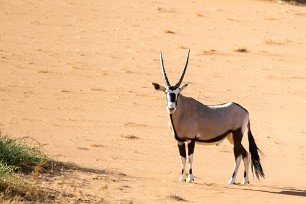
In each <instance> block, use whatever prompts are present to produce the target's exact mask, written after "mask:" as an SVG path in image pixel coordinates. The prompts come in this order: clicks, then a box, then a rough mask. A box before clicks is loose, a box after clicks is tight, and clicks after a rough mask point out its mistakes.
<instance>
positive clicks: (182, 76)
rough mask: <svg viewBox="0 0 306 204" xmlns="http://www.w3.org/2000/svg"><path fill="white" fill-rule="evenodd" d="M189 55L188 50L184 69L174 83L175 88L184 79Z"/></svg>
mask: <svg viewBox="0 0 306 204" xmlns="http://www.w3.org/2000/svg"><path fill="white" fill-rule="evenodd" d="M189 53H190V49H188V54H187V59H186V64H185V67H184V69H183V71H182V74H181V76H180V80H179V81H178V82H177V83H176V85H175V87H179V86H180V85H181V83H182V81H183V79H184V75H185V72H186V69H187V65H188V60H189Z"/></svg>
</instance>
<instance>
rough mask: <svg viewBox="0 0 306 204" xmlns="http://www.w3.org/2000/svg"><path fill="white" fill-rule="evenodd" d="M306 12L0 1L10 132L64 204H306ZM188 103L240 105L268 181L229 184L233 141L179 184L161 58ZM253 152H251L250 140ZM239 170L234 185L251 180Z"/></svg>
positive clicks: (251, 5) (270, 6)
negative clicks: (57, 166)
mask: <svg viewBox="0 0 306 204" xmlns="http://www.w3.org/2000/svg"><path fill="white" fill-rule="evenodd" d="M305 22H306V7H303V6H295V5H288V4H280V3H277V2H273V1H255V0H236V1H226V0H215V1H208V0H205V1H200V0H193V1H182V0H179V1H177V0H169V1H151V0H149V1H140V0H133V1H132V0H126V1H118V0H114V1H99V0H93V1H85V0H79V1H73V0H55V1H46V0H43V1H41V0H33V1H28V0H12V1H4V0H2V1H0V27H1V29H0V115H1V119H0V129H1V131H2V132H4V133H6V134H8V135H10V136H11V137H16V138H19V137H24V136H29V137H31V138H33V139H34V140H36V141H37V142H38V143H39V144H41V145H42V149H43V151H44V152H45V153H46V154H47V155H48V156H50V157H51V158H53V159H55V160H58V161H61V162H67V163H72V164H75V165H76V166H78V168H75V170H73V171H71V170H70V171H68V170H67V171H66V169H65V168H64V167H63V168H62V170H61V175H59V176H54V177H50V178H49V179H46V181H44V183H43V185H45V186H46V187H50V188H54V189H58V190H60V191H63V192H66V191H67V192H70V193H72V194H74V195H75V196H74V197H69V198H65V197H63V198H62V201H61V202H62V203H65V202H68V201H69V202H70V203H77V202H78V203H104V202H105V203H177V202H180V201H181V202H184V201H187V202H189V203H227V204H231V203H278V204H282V203H305V201H306V176H305V175H306V158H305V156H306V155H305V154H306V140H305V137H306V125H305V124H306V58H305V56H306V55H305V50H306V26H305ZM188 48H190V49H191V52H190V60H189V66H188V69H187V72H186V75H185V79H184V81H186V82H187V81H188V82H190V85H189V86H188V87H187V88H186V89H185V91H184V93H183V95H185V96H191V97H194V98H195V99H198V100H199V101H201V102H203V103H204V104H208V105H210V104H220V103H223V102H227V101H235V102H237V103H239V104H241V105H242V106H244V107H245V108H246V109H247V110H248V111H249V112H250V117H251V124H252V132H253V134H254V137H255V140H256V143H257V145H258V146H259V148H260V149H261V150H262V151H263V153H264V157H262V165H263V168H264V171H265V174H266V178H265V179H261V180H257V179H256V178H255V177H253V176H250V184H249V185H228V184H227V181H228V180H229V178H230V176H231V174H232V170H233V168H234V155H233V151H232V146H231V145H230V143H229V142H228V141H224V142H223V143H221V144H220V145H218V146H200V145H196V148H195V155H194V165H193V172H194V176H195V180H194V182H193V183H184V182H178V179H179V176H180V162H179V153H178V149H177V144H176V141H175V139H174V138H173V137H172V136H171V135H170V131H169V130H168V126H167V122H168V115H167V112H166V109H165V103H166V101H165V98H164V94H162V93H160V92H157V91H155V90H154V89H153V87H152V85H151V83H152V82H157V83H160V84H163V83H164V80H163V78H162V74H161V71H160V65H159V50H162V51H163V55H164V63H165V68H166V70H167V74H168V77H169V80H170V82H172V83H175V82H176V80H178V77H179V75H180V73H181V70H182V68H183V66H184V63H185V57H186V54H187V49H188ZM243 142H244V146H245V147H246V149H248V141H247V139H246V137H245V140H244V141H243ZM242 176H243V170H242V165H241V166H240V171H239V175H238V178H237V181H239V182H240V181H242Z"/></svg>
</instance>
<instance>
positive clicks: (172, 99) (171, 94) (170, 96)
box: [152, 50, 190, 114]
mask: <svg viewBox="0 0 306 204" xmlns="http://www.w3.org/2000/svg"><path fill="white" fill-rule="evenodd" d="M189 52H190V50H188V54H187V58H186V63H185V67H184V69H183V71H182V74H181V76H180V79H179V81H178V82H177V83H176V84H175V86H171V85H170V82H169V80H168V77H167V74H166V71H165V67H164V62H163V55H162V52H160V66H161V70H162V74H163V76H164V80H165V82H166V85H167V86H166V87H163V86H161V85H159V84H157V83H152V85H153V86H154V88H155V89H156V90H159V91H163V92H165V94H166V99H167V111H168V113H169V114H172V113H174V111H175V110H176V105H177V99H178V96H179V94H180V93H181V92H182V91H183V90H184V89H185V88H186V87H187V86H188V83H185V84H183V85H182V86H181V83H182V81H183V78H184V75H185V72H186V69H187V65H188V59H189Z"/></svg>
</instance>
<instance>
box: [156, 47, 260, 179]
mask: <svg viewBox="0 0 306 204" xmlns="http://www.w3.org/2000/svg"><path fill="white" fill-rule="evenodd" d="M188 58H189V52H188V56H187V60H186V64H185V68H184V70H183V72H182V74H181V77H180V79H179V82H178V83H177V84H176V85H175V86H171V85H170V82H169V80H168V78H167V75H166V72H165V69H164V64H163V58H162V54H161V55H160V60H161V68H162V73H163V76H164V79H165V82H166V84H167V87H163V86H160V85H159V84H156V83H153V86H154V88H155V89H156V90H161V91H164V92H165V93H166V98H167V111H168V113H169V126H170V128H171V130H172V134H173V136H174V137H175V139H176V140H177V143H178V148H179V152H180V158H181V166H182V175H181V177H180V181H185V180H186V181H187V182H191V181H192V180H193V175H192V161H193V152H194V147H195V142H201V143H203V144H216V143H220V142H222V141H223V140H224V139H225V138H227V139H228V140H229V141H230V142H231V144H233V146H234V155H235V163H236V165H235V169H234V172H233V175H232V176H231V179H230V181H229V183H231V184H232V183H235V179H236V175H237V171H238V168H239V165H240V161H241V159H243V161H244V166H245V171H244V180H243V182H242V183H244V184H247V183H248V182H249V178H248V167H249V158H248V153H247V151H246V150H245V149H244V147H243V146H242V144H241V141H242V137H243V134H244V132H245V130H248V139H249V150H250V153H251V159H252V166H253V168H254V169H255V174H256V176H257V177H259V175H260V176H262V177H264V173H263V170H262V167H261V164H260V159H259V155H258V148H257V146H256V143H255V141H254V137H253V135H252V133H251V130H250V120H249V113H248V111H247V110H246V109H244V108H243V107H241V106H240V105H238V104H236V103H232V102H229V103H226V104H222V105H215V106H207V105H204V104H202V103H201V102H199V101H197V100H195V99H193V98H191V97H185V96H183V95H181V92H182V90H184V89H185V88H186V87H187V85H188V84H184V85H183V86H181V87H180V85H181V82H182V80H183V77H184V74H185V71H186V68H187V64H188ZM185 144H186V145H187V146H188V148H187V151H188V152H187V151H186V145H185ZM187 153H188V157H187ZM187 158H188V160H189V172H188V173H189V175H188V178H186V168H185V164H186V160H187ZM252 170H253V169H252Z"/></svg>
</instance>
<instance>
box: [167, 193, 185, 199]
mask: <svg viewBox="0 0 306 204" xmlns="http://www.w3.org/2000/svg"><path fill="white" fill-rule="evenodd" d="M169 198H172V199H174V200H176V201H186V200H185V199H184V198H182V197H181V196H179V195H176V194H175V193H171V194H170V196H169Z"/></svg>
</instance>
